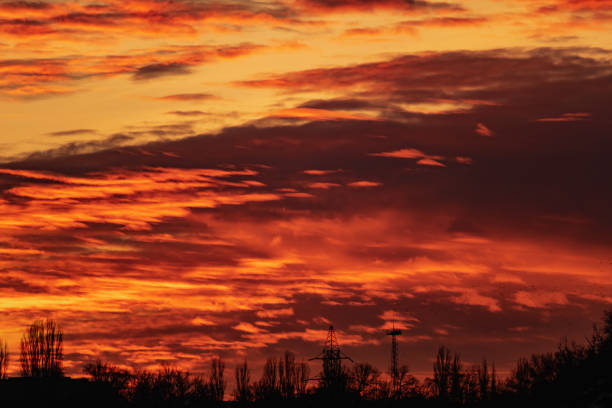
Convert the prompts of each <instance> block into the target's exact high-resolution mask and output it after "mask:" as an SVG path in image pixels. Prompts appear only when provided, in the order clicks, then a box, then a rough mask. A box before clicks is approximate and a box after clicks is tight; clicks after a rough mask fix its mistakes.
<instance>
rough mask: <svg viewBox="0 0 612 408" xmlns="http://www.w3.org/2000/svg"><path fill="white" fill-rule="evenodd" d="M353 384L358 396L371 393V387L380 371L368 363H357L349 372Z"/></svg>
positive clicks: (374, 385)
mask: <svg viewBox="0 0 612 408" xmlns="http://www.w3.org/2000/svg"><path fill="white" fill-rule="evenodd" d="M351 376H352V378H353V384H354V386H355V389H356V391H357V392H358V393H359V395H360V396H362V397H366V396H368V395H373V392H374V390H373V388H375V387H376V385H377V384H378V381H379V379H380V371H379V370H378V369H377V368H376V367H374V366H372V365H371V364H370V363H357V364H355V365H354V366H353V370H352V373H351Z"/></svg>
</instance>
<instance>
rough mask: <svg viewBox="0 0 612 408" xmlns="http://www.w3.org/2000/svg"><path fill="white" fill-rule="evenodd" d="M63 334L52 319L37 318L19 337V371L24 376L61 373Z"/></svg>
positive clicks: (54, 375) (58, 374)
mask: <svg viewBox="0 0 612 408" xmlns="http://www.w3.org/2000/svg"><path fill="white" fill-rule="evenodd" d="M63 340H64V335H63V332H62V330H61V328H60V327H59V326H58V325H57V323H56V322H55V321H53V320H45V321H42V320H37V321H35V322H34V323H32V324H31V325H30V327H29V328H28V330H27V331H26V332H25V334H24V335H23V337H22V338H21V372H22V375H23V376H24V377H56V376H61V375H63V369H62V361H63V358H64V353H63Z"/></svg>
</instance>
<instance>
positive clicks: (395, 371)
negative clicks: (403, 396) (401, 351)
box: [387, 319, 402, 394]
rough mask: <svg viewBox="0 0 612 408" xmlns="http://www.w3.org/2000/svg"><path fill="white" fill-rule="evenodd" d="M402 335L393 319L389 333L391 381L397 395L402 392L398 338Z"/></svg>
mask: <svg viewBox="0 0 612 408" xmlns="http://www.w3.org/2000/svg"><path fill="white" fill-rule="evenodd" d="M401 334H402V331H401V330H400V329H396V328H395V319H393V328H392V329H391V330H389V331H388V332H387V335H388V336H391V380H392V384H393V392H394V393H395V394H398V393H399V391H400V389H399V388H400V383H399V356H398V349H397V336H400V335H401Z"/></svg>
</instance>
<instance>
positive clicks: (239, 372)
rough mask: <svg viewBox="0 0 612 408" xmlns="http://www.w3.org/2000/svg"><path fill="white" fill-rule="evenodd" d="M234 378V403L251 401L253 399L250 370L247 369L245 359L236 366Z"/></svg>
mask: <svg viewBox="0 0 612 408" xmlns="http://www.w3.org/2000/svg"><path fill="white" fill-rule="evenodd" d="M235 378H236V389H235V390H234V398H235V399H236V401H239V402H246V401H251V400H252V398H253V391H252V389H251V370H250V369H249V366H248V363H247V361H246V359H245V360H244V362H243V363H242V364H240V365H238V366H236V372H235Z"/></svg>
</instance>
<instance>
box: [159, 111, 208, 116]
mask: <svg viewBox="0 0 612 408" xmlns="http://www.w3.org/2000/svg"><path fill="white" fill-rule="evenodd" d="M167 113H169V114H171V115H177V116H205V115H210V113H208V112H203V111H200V110H190V111H171V112H167Z"/></svg>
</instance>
